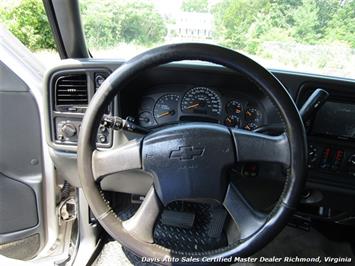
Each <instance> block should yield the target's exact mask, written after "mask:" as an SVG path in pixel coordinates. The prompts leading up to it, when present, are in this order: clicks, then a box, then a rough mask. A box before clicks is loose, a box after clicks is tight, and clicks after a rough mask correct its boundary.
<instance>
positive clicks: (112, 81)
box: [78, 43, 306, 264]
mask: <svg viewBox="0 0 355 266" xmlns="http://www.w3.org/2000/svg"><path fill="white" fill-rule="evenodd" d="M181 60H201V61H208V62H211V63H215V64H219V65H222V66H224V67H226V68H229V69H231V70H234V71H237V72H239V73H241V74H243V75H245V76H246V77H247V78H249V79H250V80H251V81H252V82H254V83H255V84H256V85H257V86H258V87H259V88H260V89H261V90H262V91H263V92H264V93H265V94H266V95H267V96H268V97H269V98H270V99H271V101H272V103H273V104H274V105H275V106H276V108H277V109H278V112H279V115H280V118H281V120H282V122H283V125H284V132H285V133H283V134H281V135H278V136H269V135H264V134H260V133H255V132H248V131H245V130H240V129H236V128H227V127H226V126H223V125H219V124H212V123H201V122H200V123H198V122H191V123H183V124H177V125H172V126H167V127H163V128H161V129H157V130H154V131H153V132H151V133H149V134H147V135H145V136H144V137H142V138H141V139H134V140H131V141H128V142H127V143H126V144H123V145H121V146H119V147H117V148H112V149H109V150H105V151H103V150H97V149H96V144H95V143H96V133H97V129H98V126H99V123H100V120H101V117H102V115H103V114H104V111H105V109H106V107H107V106H108V105H109V103H110V102H111V101H112V99H113V97H114V96H115V95H116V94H117V93H118V92H119V91H120V90H121V89H122V88H123V87H124V86H125V85H126V84H127V83H128V82H129V81H130V80H132V79H133V78H134V77H136V75H137V74H139V73H141V72H142V71H145V70H147V69H150V68H153V67H156V66H159V65H161V64H165V63H170V62H174V61H181ZM246 161H264V162H278V163H281V164H282V165H284V167H285V168H286V169H287V171H286V172H287V177H286V181H285V185H284V189H283V192H282V193H281V195H280V198H279V200H278V201H277V203H276V205H275V207H274V208H273V210H272V211H271V212H270V213H268V214H263V213H260V212H258V211H257V210H255V209H254V208H253V207H252V206H251V205H250V204H249V203H248V201H247V200H246V199H245V198H244V197H243V195H242V194H241V193H240V192H239V190H238V188H237V187H236V186H235V185H233V184H232V183H230V182H228V179H227V178H226V176H225V172H226V169H228V167H229V166H231V165H233V164H234V163H236V162H246ZM305 163H306V135H305V130H304V126H303V122H302V120H301V118H300V115H299V113H298V111H297V108H296V106H295V104H294V102H293V100H292V98H291V97H290V95H289V94H288V93H287V91H286V89H285V88H284V87H283V85H282V84H281V83H280V82H279V81H278V80H277V79H276V78H275V77H274V76H273V75H272V74H271V73H270V72H269V71H267V70H266V69H264V68H263V67H262V66H260V65H258V64H257V63H256V62H254V61H253V60H251V59H250V58H248V57H246V56H244V55H242V54H240V53H237V52H235V51H232V50H229V49H226V48H222V47H219V46H214V45H209V44H196V43H188V44H174V45H165V46H161V47H158V48H155V49H152V50H149V51H147V52H144V53H142V54H140V55H138V56H136V57H135V58H133V59H131V60H129V61H128V62H126V63H125V64H123V65H122V66H121V67H119V68H118V69H117V70H115V71H114V72H113V73H112V74H111V75H110V76H109V77H108V78H107V79H106V80H105V82H104V83H103V84H102V85H101V87H100V88H99V90H98V91H97V92H96V94H95V95H94V97H93V98H92V100H91V102H90V104H89V106H88V109H87V111H86V113H85V116H84V119H83V122H82V124H81V132H80V136H79V143H78V170H79V177H80V180H81V185H82V189H83V192H84V194H85V196H86V199H87V201H88V204H89V206H90V208H91V210H92V211H93V213H94V215H95V217H96V218H97V219H98V221H99V222H100V224H101V225H102V226H103V228H104V229H105V230H106V231H107V232H108V233H109V234H110V235H111V236H112V237H113V238H114V239H115V240H117V241H119V242H120V243H121V244H122V245H123V246H125V247H127V248H128V249H130V250H131V251H133V252H134V253H136V254H137V255H139V256H145V257H148V258H155V261H160V262H161V263H164V262H165V263H168V262H169V261H170V262H171V261H172V260H171V259H172V258H175V259H176V258H177V259H179V258H182V257H183V256H192V257H194V258H196V259H202V258H204V259H205V260H206V259H208V260H214V259H221V258H225V257H229V256H239V257H245V256H249V255H251V254H253V253H255V252H256V251H258V250H259V249H261V248H262V247H263V246H265V245H266V244H267V243H268V242H270V241H271V240H272V239H273V238H274V237H275V236H276V235H277V234H278V233H279V232H280V231H281V229H282V228H283V227H284V226H285V224H286V223H287V218H288V217H289V216H290V214H291V213H292V211H293V210H294V208H295V206H296V204H297V201H298V197H299V195H300V193H301V190H302V187H303V182H304V176H305ZM130 169H142V171H146V172H148V173H149V174H150V175H151V176H152V177H153V185H152V187H151V188H150V190H149V191H148V193H147V195H146V196H145V199H144V201H143V203H142V204H141V206H140V207H139V209H138V210H137V212H136V213H135V215H134V216H133V217H132V218H130V219H129V220H127V221H122V220H121V219H120V218H118V217H117V216H116V214H115V213H114V211H113V210H112V209H111V207H110V206H109V204H108V202H107V201H106V200H105V198H104V197H103V193H102V192H101V191H100V189H99V187H98V185H97V183H96V182H95V180H97V179H98V178H99V177H102V176H105V175H108V174H111V173H117V172H122V171H127V170H130ZM201 199H203V200H213V201H216V202H219V203H220V204H222V205H223V206H224V207H225V209H226V210H227V211H228V212H229V214H230V216H231V217H232V219H233V220H234V222H235V223H236V225H237V227H238V229H239V231H240V240H239V241H237V242H236V243H230V244H229V245H228V246H226V247H223V248H219V249H216V250H211V251H206V252H183V251H180V250H170V249H168V248H165V247H162V246H159V245H158V244H156V243H154V239H153V229H154V225H155V222H156V220H157V218H158V217H159V214H160V211H161V210H162V208H163V207H164V206H166V205H167V204H169V203H170V202H172V201H176V200H201ZM168 264H169V263H168Z"/></svg>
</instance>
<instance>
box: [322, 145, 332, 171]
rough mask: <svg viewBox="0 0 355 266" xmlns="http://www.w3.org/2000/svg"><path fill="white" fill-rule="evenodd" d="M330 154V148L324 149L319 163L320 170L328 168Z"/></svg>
mask: <svg viewBox="0 0 355 266" xmlns="http://www.w3.org/2000/svg"><path fill="white" fill-rule="evenodd" d="M331 154H332V150H331V148H330V147H326V148H324V150H323V154H322V158H321V160H320V163H319V167H320V168H322V169H327V168H329V160H330V156H331Z"/></svg>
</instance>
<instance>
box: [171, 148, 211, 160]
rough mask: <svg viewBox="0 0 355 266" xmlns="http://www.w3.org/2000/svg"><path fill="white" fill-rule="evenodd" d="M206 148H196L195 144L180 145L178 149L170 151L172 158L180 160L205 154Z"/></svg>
mask: <svg viewBox="0 0 355 266" xmlns="http://www.w3.org/2000/svg"><path fill="white" fill-rule="evenodd" d="M204 151H205V148H196V147H193V146H183V147H179V149H178V150H173V151H171V152H170V155H169V158H170V159H179V160H182V161H183V160H194V159H195V158H196V157H201V156H203V153H204Z"/></svg>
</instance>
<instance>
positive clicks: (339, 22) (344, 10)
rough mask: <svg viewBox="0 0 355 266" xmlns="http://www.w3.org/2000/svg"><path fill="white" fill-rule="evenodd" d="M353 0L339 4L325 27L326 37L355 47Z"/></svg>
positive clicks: (354, 3)
mask: <svg viewBox="0 0 355 266" xmlns="http://www.w3.org/2000/svg"><path fill="white" fill-rule="evenodd" d="M354 25H355V1H354V0H348V1H344V2H343V4H341V5H339V6H338V8H337V10H336V12H335V14H334V16H333V17H332V19H331V20H330V22H329V24H328V27H327V29H326V33H325V34H326V36H325V38H326V39H329V40H332V41H343V42H346V43H348V44H349V45H350V46H351V47H352V48H355V27H354Z"/></svg>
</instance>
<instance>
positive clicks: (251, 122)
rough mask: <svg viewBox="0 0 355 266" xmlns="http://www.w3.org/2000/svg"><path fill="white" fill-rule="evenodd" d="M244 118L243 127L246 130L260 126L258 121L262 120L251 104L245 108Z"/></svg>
mask: <svg viewBox="0 0 355 266" xmlns="http://www.w3.org/2000/svg"><path fill="white" fill-rule="evenodd" d="M244 119H245V126H244V128H245V129H247V130H254V129H256V128H257V127H258V126H260V123H261V122H262V114H261V112H260V111H259V110H258V109H257V108H255V107H253V106H249V107H248V108H247V109H246V110H245V117H244Z"/></svg>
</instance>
